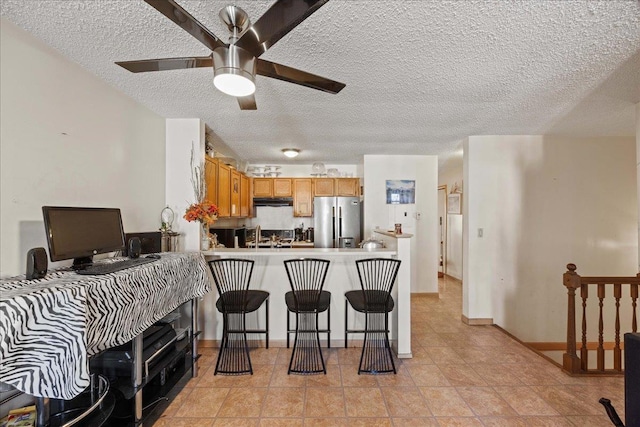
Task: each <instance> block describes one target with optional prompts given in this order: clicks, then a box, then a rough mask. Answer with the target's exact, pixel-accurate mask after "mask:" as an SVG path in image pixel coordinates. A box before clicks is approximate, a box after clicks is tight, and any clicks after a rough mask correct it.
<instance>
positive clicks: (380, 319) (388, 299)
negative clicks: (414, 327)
mask: <svg viewBox="0 0 640 427" xmlns="http://www.w3.org/2000/svg"><path fill="white" fill-rule="evenodd" d="M356 268H357V270H358V277H359V279H360V286H361V287H362V289H360V290H357V291H348V292H346V293H345V294H344V296H345V299H346V302H345V308H344V325H345V331H344V347H345V348H346V347H347V334H352V333H364V342H363V344H362V354H361V355H360V365H359V366H358V375H359V374H360V373H362V372H367V373H372V374H376V373H385V372H393V373H394V374H395V373H396V365H395V363H394V362H393V354H392V353H391V346H390V344H389V313H390V312H391V311H393V307H394V306H395V303H394V301H393V297H392V296H391V290H392V289H393V285H394V284H395V282H396V276H397V275H398V269H399V268H400V261H399V260H397V259H390V258H371V259H362V260H358V261H356ZM349 305H351V307H353V309H354V310H356V311H358V312H360V313H364V314H365V323H364V325H365V326H364V329H349V328H348V324H347V311H348V309H349Z"/></svg>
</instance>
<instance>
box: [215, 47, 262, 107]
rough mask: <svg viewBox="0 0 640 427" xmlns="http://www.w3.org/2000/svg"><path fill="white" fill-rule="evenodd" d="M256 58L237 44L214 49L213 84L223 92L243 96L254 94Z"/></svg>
mask: <svg viewBox="0 0 640 427" xmlns="http://www.w3.org/2000/svg"><path fill="white" fill-rule="evenodd" d="M255 74H256V58H255V57H254V56H253V55H251V54H250V53H249V52H247V51H246V50H244V49H242V48H239V47H237V46H235V45H229V46H228V47H219V48H217V49H216V50H214V51H213V84H214V86H215V87H216V88H217V89H218V90H219V91H220V92H222V93H226V94H227V95H231V96H236V97H241V96H249V95H252V94H253V93H254V92H255V91H256V84H255Z"/></svg>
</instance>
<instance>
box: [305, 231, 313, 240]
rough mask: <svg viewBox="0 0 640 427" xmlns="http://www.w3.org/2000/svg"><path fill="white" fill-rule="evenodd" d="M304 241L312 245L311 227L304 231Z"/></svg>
mask: <svg viewBox="0 0 640 427" xmlns="http://www.w3.org/2000/svg"><path fill="white" fill-rule="evenodd" d="M304 240H305V241H307V242H310V243H313V227H309V228H307V229H306V230H305V232H304Z"/></svg>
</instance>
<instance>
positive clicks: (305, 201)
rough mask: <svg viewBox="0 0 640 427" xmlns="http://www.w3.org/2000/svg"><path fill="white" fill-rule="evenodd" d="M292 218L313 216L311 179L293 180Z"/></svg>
mask: <svg viewBox="0 0 640 427" xmlns="http://www.w3.org/2000/svg"><path fill="white" fill-rule="evenodd" d="M292 181H293V216H303V217H304V216H307V217H308V216H313V186H312V185H311V178H294V179H293V180H292Z"/></svg>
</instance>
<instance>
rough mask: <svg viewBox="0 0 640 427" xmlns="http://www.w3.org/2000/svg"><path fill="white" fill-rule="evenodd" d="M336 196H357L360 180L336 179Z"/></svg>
mask: <svg viewBox="0 0 640 427" xmlns="http://www.w3.org/2000/svg"><path fill="white" fill-rule="evenodd" d="M335 189H336V196H359V195H360V178H336V180H335Z"/></svg>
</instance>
